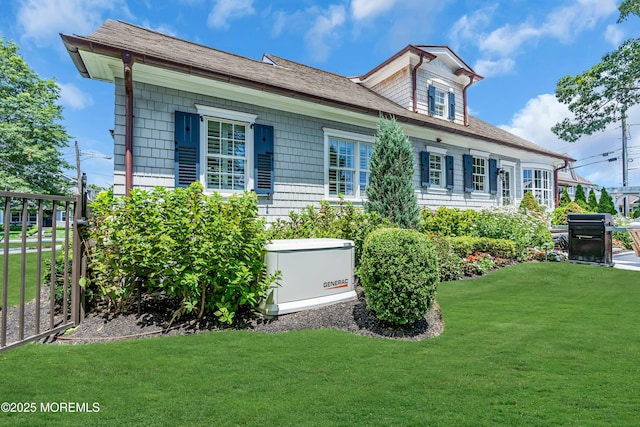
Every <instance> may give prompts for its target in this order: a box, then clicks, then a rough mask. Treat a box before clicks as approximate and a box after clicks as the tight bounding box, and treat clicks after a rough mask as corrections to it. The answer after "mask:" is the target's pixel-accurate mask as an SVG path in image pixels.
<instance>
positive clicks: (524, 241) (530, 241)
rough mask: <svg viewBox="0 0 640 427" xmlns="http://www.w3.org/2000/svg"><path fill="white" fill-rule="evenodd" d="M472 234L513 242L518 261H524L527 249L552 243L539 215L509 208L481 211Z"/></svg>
mask: <svg viewBox="0 0 640 427" xmlns="http://www.w3.org/2000/svg"><path fill="white" fill-rule="evenodd" d="M528 194H530V193H528ZM523 201H524V199H523ZM534 201H535V200H534ZM536 204H537V203H536ZM472 234H473V235H474V236H478V237H490V238H493V239H507V240H511V241H513V242H514V244H515V246H516V254H517V257H518V259H520V260H522V259H524V254H525V252H526V249H527V248H532V247H542V245H544V244H545V243H549V242H552V239H551V232H550V231H549V227H548V224H547V223H546V222H545V220H544V219H543V218H542V216H541V215H540V213H536V212H535V210H528V209H524V210H516V209H513V208H511V207H502V208H494V209H486V210H483V211H481V212H480V213H479V214H478V219H477V220H476V223H475V225H474V227H473V232H472Z"/></svg>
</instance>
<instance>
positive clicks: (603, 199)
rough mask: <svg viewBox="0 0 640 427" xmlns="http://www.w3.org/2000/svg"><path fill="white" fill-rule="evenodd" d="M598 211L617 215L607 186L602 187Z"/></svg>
mask: <svg viewBox="0 0 640 427" xmlns="http://www.w3.org/2000/svg"><path fill="white" fill-rule="evenodd" d="M598 212H599V213H610V214H611V215H615V214H617V213H618V211H617V210H616V208H615V206H614V205H613V199H612V198H611V196H610V195H609V193H607V190H606V189H605V188H602V190H601V193H600V202H598Z"/></svg>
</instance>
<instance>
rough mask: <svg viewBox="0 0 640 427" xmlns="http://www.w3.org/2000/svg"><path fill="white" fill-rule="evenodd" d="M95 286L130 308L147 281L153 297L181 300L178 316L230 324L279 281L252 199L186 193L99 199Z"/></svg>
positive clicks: (195, 187)
mask: <svg viewBox="0 0 640 427" xmlns="http://www.w3.org/2000/svg"><path fill="white" fill-rule="evenodd" d="M92 209H93V217H92V219H91V228H90V230H89V238H90V239H91V240H93V241H95V247H93V250H92V251H91V253H90V267H91V270H92V272H93V277H92V278H91V279H92V281H93V282H94V283H95V284H96V285H97V286H98V287H99V289H100V290H101V293H102V295H104V296H105V297H107V298H108V299H110V300H111V301H112V302H120V303H122V302H125V301H126V299H127V297H128V296H129V295H130V294H131V293H132V292H133V291H134V290H135V288H136V279H137V278H139V279H141V280H142V281H143V283H144V285H145V286H146V289H147V291H148V292H154V291H164V292H165V293H166V294H167V295H169V296H175V297H178V298H180V299H181V301H182V305H181V307H180V309H179V310H178V311H177V312H176V316H177V315H180V314H182V313H184V312H186V313H194V314H197V315H198V317H202V316H203V315H204V314H205V313H210V314H213V315H215V316H216V317H217V318H218V319H219V320H221V321H223V322H227V323H232V322H233V318H234V315H235V313H236V312H237V311H238V310H239V309H240V308H241V307H247V308H249V309H252V308H255V307H257V306H258V304H259V302H260V300H261V298H262V297H263V296H264V295H265V293H266V291H267V290H268V289H269V287H271V285H272V284H273V283H274V281H275V280H276V278H275V277H274V276H266V275H265V265H264V259H263V252H264V245H265V243H266V242H267V238H266V234H265V231H264V221H263V220H261V219H258V209H257V198H256V196H255V195H254V194H250V193H245V194H242V195H233V196H230V197H229V198H228V199H227V200H222V197H221V196H220V195H218V194H213V195H211V196H208V197H207V196H205V195H203V194H202V185H201V184H199V183H194V184H192V185H191V186H190V187H189V188H187V189H175V190H167V189H164V188H155V189H154V190H151V191H146V190H140V189H133V190H132V191H131V197H129V198H123V197H114V196H113V193H112V191H106V192H103V193H100V194H99V195H98V197H97V198H96V200H95V202H93V203H92Z"/></svg>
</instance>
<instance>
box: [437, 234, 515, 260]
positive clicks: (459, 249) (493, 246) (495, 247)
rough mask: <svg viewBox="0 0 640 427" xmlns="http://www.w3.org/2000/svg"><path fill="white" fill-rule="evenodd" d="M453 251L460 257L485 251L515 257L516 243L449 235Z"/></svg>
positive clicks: (493, 254) (500, 256)
mask: <svg viewBox="0 0 640 427" xmlns="http://www.w3.org/2000/svg"><path fill="white" fill-rule="evenodd" d="M448 240H449V241H450V242H451V245H452V247H453V250H454V252H455V253H456V254H457V255H458V256H459V257H461V258H466V257H468V256H469V255H471V254H473V253H475V252H486V253H488V254H491V255H492V256H494V257H499V258H505V259H515V258H516V257H517V255H518V254H517V251H516V245H515V243H514V242H513V241H511V240H506V239H491V238H489V237H471V236H459V237H449V238H448Z"/></svg>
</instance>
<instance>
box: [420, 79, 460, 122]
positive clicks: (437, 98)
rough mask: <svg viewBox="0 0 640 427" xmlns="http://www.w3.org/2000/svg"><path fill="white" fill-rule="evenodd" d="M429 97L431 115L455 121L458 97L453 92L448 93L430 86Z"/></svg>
mask: <svg viewBox="0 0 640 427" xmlns="http://www.w3.org/2000/svg"><path fill="white" fill-rule="evenodd" d="M427 93H428V95H429V114H431V115H432V116H435V117H442V118H443V119H449V120H455V118H456V96H455V93H453V92H452V91H450V90H449V91H447V90H445V89H442V88H440V87H436V86H435V85H432V84H430V85H429V88H428V90H427Z"/></svg>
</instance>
